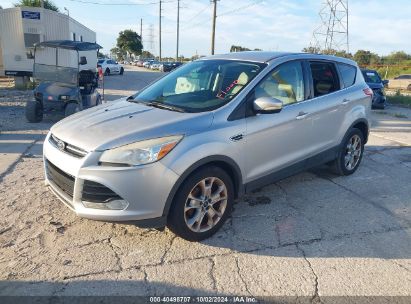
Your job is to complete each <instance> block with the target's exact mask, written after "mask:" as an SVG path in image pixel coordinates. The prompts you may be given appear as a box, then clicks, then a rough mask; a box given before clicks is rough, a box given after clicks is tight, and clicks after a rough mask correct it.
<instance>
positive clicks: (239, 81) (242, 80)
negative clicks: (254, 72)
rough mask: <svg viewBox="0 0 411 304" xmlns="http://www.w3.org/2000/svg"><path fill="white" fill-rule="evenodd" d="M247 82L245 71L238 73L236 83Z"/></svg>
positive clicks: (243, 83) (242, 83)
mask: <svg viewBox="0 0 411 304" xmlns="http://www.w3.org/2000/svg"><path fill="white" fill-rule="evenodd" d="M247 82H248V75H247V74H246V73H244V72H242V73H241V74H240V76H238V79H237V84H239V85H243V86H244V85H246V84H247Z"/></svg>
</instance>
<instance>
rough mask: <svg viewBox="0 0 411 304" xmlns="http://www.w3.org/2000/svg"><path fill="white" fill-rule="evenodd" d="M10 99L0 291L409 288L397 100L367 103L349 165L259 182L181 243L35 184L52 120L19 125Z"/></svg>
mask: <svg viewBox="0 0 411 304" xmlns="http://www.w3.org/2000/svg"><path fill="white" fill-rule="evenodd" d="M133 73H135V75H133ZM127 74H131V75H129V78H126V77H127ZM152 74H153V75H155V74H158V73H152ZM111 77H112V78H111ZM121 77H123V78H121ZM144 77H145V76H143V75H140V74H139V71H137V70H135V71H132V72H130V71H127V70H126V73H125V75H124V76H110V77H109V78H110V81H113V82H115V81H118V83H116V85H121V84H122V83H123V81H124V80H126V79H129V80H130V81H132V82H133V83H134V82H135V81H137V80H138V79H140V78H141V79H143V78H144ZM153 77H154V76H153ZM129 85H130V86H129V87H127V85H124V86H122V87H119V88H120V89H121V90H122V91H129V88H133V85H134V84H129ZM141 85H142V86H143V84H141ZM120 89H119V90H120ZM130 91H131V90H130ZM113 95H115V94H113ZM4 104H5V103H2V102H1V101H0V121H1V122H3V121H5V119H6V117H4V113H5V112H4V111H2V106H4ZM8 107H13V103H9V104H8ZM14 107H15V109H14V110H13V111H14V113H15V114H16V119H15V120H14V124H13V123H12V122H13V121H8V122H7V123H6V124H4V125H5V126H6V128H5V127H3V128H4V129H2V134H0V153H5V155H8V154H9V153H12V154H16V155H17V156H18V157H17V159H16V160H15V161H14V162H11V167H9V168H8V169H7V170H6V171H3V173H0V202H1V204H2V213H1V214H2V217H1V218H2V220H1V222H0V295H53V296H58V295H177V296H182V295H226V294H233V295H253V296H281V297H287V298H281V299H283V300H284V299H287V300H289V301H291V302H301V301H302V299H306V300H307V302H310V301H313V302H314V303H319V302H320V301H321V302H323V303H336V302H338V301H336V300H335V298H333V300H331V298H328V297H329V296H337V297H338V296H383V298H379V299H382V300H383V301H386V302H389V303H393V302H398V303H401V302H402V303H406V301H407V300H409V298H400V297H399V296H411V273H410V271H411V238H410V237H411V187H410V181H411V139H410V134H411V125H410V121H411V120H410V118H411V115H409V114H407V113H409V112H407V110H404V109H402V108H394V107H392V108H391V109H388V110H385V111H375V112H373V121H374V125H375V128H373V130H372V132H371V135H370V140H369V142H368V144H367V146H366V150H365V157H364V159H363V163H362V164H361V166H360V168H359V170H358V171H357V172H356V173H355V174H354V175H352V176H349V177H337V176H335V175H332V174H331V173H329V171H328V170H327V168H326V167H321V168H316V169H314V170H311V171H309V172H304V173H301V174H298V175H296V176H293V177H290V178H288V179H285V180H282V181H280V182H277V183H275V184H272V185H270V186H267V187H264V188H262V189H260V190H259V191H256V192H254V193H252V194H249V195H246V196H245V197H243V198H241V199H239V200H238V202H237V203H236V204H235V210H234V212H233V214H232V216H231V218H230V219H229V220H228V221H227V223H226V224H225V225H224V226H223V228H222V230H221V231H220V232H218V233H217V234H216V235H215V236H214V237H212V238H210V239H208V240H206V241H203V242H201V243H190V242H187V241H185V240H183V239H180V238H178V237H176V236H175V235H174V234H173V233H171V232H170V231H169V230H167V229H166V230H165V231H164V232H162V231H157V230H148V229H139V228H137V227H134V226H131V225H122V224H113V223H104V222H97V221H91V220H86V219H81V218H78V217H76V216H75V214H73V213H72V212H71V211H70V210H69V209H67V208H66V207H65V206H64V205H63V204H62V203H61V202H60V201H59V200H57V199H56V198H55V197H54V195H52V194H51V193H50V192H49V191H48V190H47V189H46V188H45V186H44V183H43V172H42V159H41V140H42V138H37V139H34V136H37V135H38V134H40V135H39V136H44V134H45V132H47V129H48V128H49V127H50V126H51V124H52V121H51V120H50V121H49V120H46V122H44V123H42V124H39V125H31V124H26V123H24V121H23V120H24V117H23V116H21V115H22V113H23V112H22V111H23V110H22V109H23V107H22V105H18V104H16V105H15V106H14ZM398 113H403V114H402V115H396V114H398ZM34 128H36V129H35V130H33V129H34ZM30 134H32V135H30ZM19 140H21V141H22V142H21V143H20V142H19ZM26 141H27V142H26ZM33 142H34V143H35V144H33ZM13 143H14V145H12V144H13ZM20 145H21V146H20ZM23 150H24V152H23V154H22V152H21V151H23ZM1 157H2V159H3V157H4V156H3V155H2V156H1ZM389 296H397V297H396V298H387V297H389ZM304 297H305V298H304ZM340 300H341V299H340ZM349 301H351V302H355V301H354V300H349ZM367 301H369V303H375V302H376V301H375V299H374V300H367ZM404 301H405V302H404ZM364 302H365V301H364ZM378 303H379V302H378Z"/></svg>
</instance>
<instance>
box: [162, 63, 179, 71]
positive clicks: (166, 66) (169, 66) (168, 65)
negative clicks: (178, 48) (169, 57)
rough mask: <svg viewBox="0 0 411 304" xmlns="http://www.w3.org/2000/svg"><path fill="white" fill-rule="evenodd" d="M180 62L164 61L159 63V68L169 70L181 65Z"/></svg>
mask: <svg viewBox="0 0 411 304" xmlns="http://www.w3.org/2000/svg"><path fill="white" fill-rule="evenodd" d="M181 65H182V63H181V62H164V63H162V64H161V65H160V67H159V70H160V71H162V72H171V71H172V70H174V69H176V68H178V67H179V66H181Z"/></svg>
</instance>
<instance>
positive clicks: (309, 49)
mask: <svg viewBox="0 0 411 304" xmlns="http://www.w3.org/2000/svg"><path fill="white" fill-rule="evenodd" d="M302 52H304V53H312V54H319V53H321V49H320V48H317V47H314V46H309V47H305V48H303V49H302Z"/></svg>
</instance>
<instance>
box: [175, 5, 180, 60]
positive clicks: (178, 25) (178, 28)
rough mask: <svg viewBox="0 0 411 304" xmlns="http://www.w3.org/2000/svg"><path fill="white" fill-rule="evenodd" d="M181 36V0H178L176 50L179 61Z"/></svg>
mask: <svg viewBox="0 0 411 304" xmlns="http://www.w3.org/2000/svg"><path fill="white" fill-rule="evenodd" d="M179 38H180V0H177V50H176V61H178V44H179Z"/></svg>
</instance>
